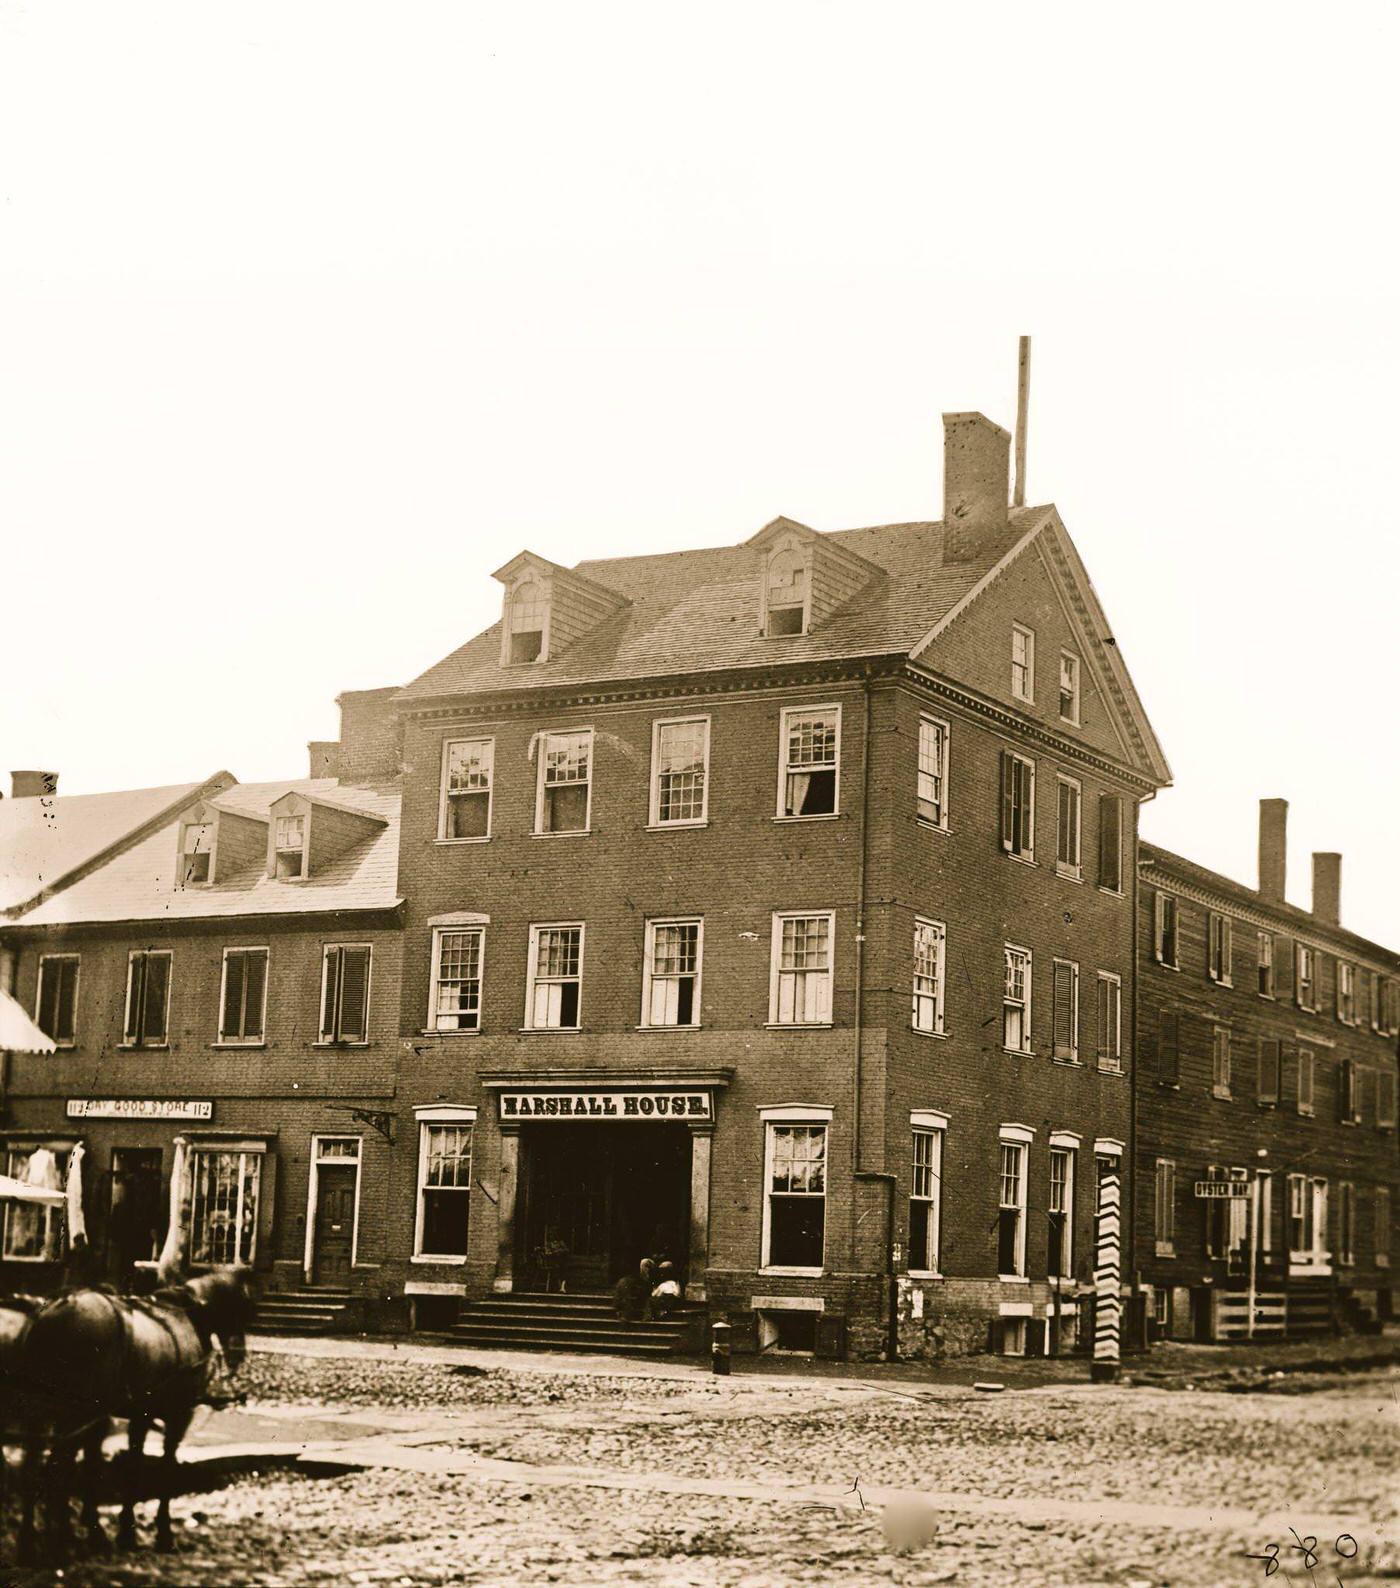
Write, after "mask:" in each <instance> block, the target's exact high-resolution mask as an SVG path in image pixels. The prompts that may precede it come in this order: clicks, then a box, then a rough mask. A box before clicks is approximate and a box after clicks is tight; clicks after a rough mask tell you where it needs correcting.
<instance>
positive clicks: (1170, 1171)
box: [1152, 1158, 1176, 1257]
mask: <svg viewBox="0 0 1400 1588" xmlns="http://www.w3.org/2000/svg"><path fill="white" fill-rule="evenodd" d="M1152 1217H1153V1231H1154V1238H1155V1241H1156V1246H1157V1252H1156V1255H1157V1256H1158V1257H1175V1256H1176V1163H1175V1161H1174V1160H1173V1159H1171V1158H1159V1159H1158V1160H1157V1168H1156V1174H1155V1176H1154V1179H1153V1197H1152Z"/></svg>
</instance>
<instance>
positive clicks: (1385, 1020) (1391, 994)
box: [1376, 976, 1400, 1037]
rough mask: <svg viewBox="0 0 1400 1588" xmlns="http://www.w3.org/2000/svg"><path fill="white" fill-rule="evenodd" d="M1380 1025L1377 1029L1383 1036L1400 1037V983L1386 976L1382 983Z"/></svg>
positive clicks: (1379, 995)
mask: <svg viewBox="0 0 1400 1588" xmlns="http://www.w3.org/2000/svg"><path fill="white" fill-rule="evenodd" d="M1377 996H1378V997H1379V999H1380V1006H1381V1008H1380V1024H1379V1026H1378V1027H1377V1028H1376V1029H1377V1030H1378V1031H1380V1032H1381V1034H1382V1035H1383V1036H1387V1037H1393V1036H1400V981H1397V980H1396V978H1395V977H1393V976H1386V977H1384V978H1383V979H1382V981H1381V988H1380V992H1379V994H1378V995H1377Z"/></svg>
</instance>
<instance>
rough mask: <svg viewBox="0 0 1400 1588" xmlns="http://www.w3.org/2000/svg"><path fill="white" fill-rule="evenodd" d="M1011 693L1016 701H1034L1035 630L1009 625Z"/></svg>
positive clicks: (1017, 624) (1015, 624)
mask: <svg viewBox="0 0 1400 1588" xmlns="http://www.w3.org/2000/svg"><path fill="white" fill-rule="evenodd" d="M1011 693H1012V695H1013V697H1014V698H1015V699H1017V700H1024V701H1027V702H1033V701H1034V700H1035V630H1034V629H1028V628H1027V627H1026V626H1025V624H1024V623H1013V624H1012V625H1011Z"/></svg>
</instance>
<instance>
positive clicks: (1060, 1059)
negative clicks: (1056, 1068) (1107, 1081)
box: [1050, 956, 1098, 1064]
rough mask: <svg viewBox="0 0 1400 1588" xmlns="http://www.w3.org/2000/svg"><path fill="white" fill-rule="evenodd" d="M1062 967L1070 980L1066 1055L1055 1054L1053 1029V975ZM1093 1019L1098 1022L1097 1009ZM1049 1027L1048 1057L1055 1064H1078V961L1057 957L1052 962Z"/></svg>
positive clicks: (1056, 1004)
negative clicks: (1067, 1050)
mask: <svg viewBox="0 0 1400 1588" xmlns="http://www.w3.org/2000/svg"><path fill="white" fill-rule="evenodd" d="M1062 965H1063V966H1064V968H1065V969H1066V970H1067V971H1069V973H1070V978H1069V991H1070V1003H1069V1020H1070V1027H1069V1053H1068V1054H1061V1053H1057V1052H1056V1051H1055V1048H1056V1046H1057V1044H1056V1042H1055V1029H1054V1027H1055V1019H1056V1016H1057V1015H1058V1014H1059V1005H1058V1003H1057V1001H1056V998H1055V991H1056V986H1055V984H1056V981H1057V977H1056V975H1055V972H1056V971H1057V970H1059V968H1060V967H1061V966H1062ZM1094 1019H1095V1021H1097V1020H1098V1010H1097V1008H1096V1009H1095V1010H1094ZM1050 1027H1051V1029H1050V1057H1051V1058H1052V1059H1053V1060H1054V1061H1055V1062H1056V1063H1057V1064H1078V1063H1079V962H1078V960H1073V959H1060V958H1059V957H1058V956H1057V957H1056V958H1055V959H1054V960H1053V962H1052V969H1051V972H1050Z"/></svg>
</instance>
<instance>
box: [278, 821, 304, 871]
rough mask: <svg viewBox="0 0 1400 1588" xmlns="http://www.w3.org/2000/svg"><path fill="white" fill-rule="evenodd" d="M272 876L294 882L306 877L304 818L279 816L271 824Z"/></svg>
mask: <svg viewBox="0 0 1400 1588" xmlns="http://www.w3.org/2000/svg"><path fill="white" fill-rule="evenodd" d="M272 869H273V875H274V876H277V877H280V878H281V879H282V880H283V881H284V882H295V881H296V880H297V878H298V877H304V876H305V875H306V817H305V816H304V815H302V816H279V817H277V818H276V820H275V821H274V823H273V868H272Z"/></svg>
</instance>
